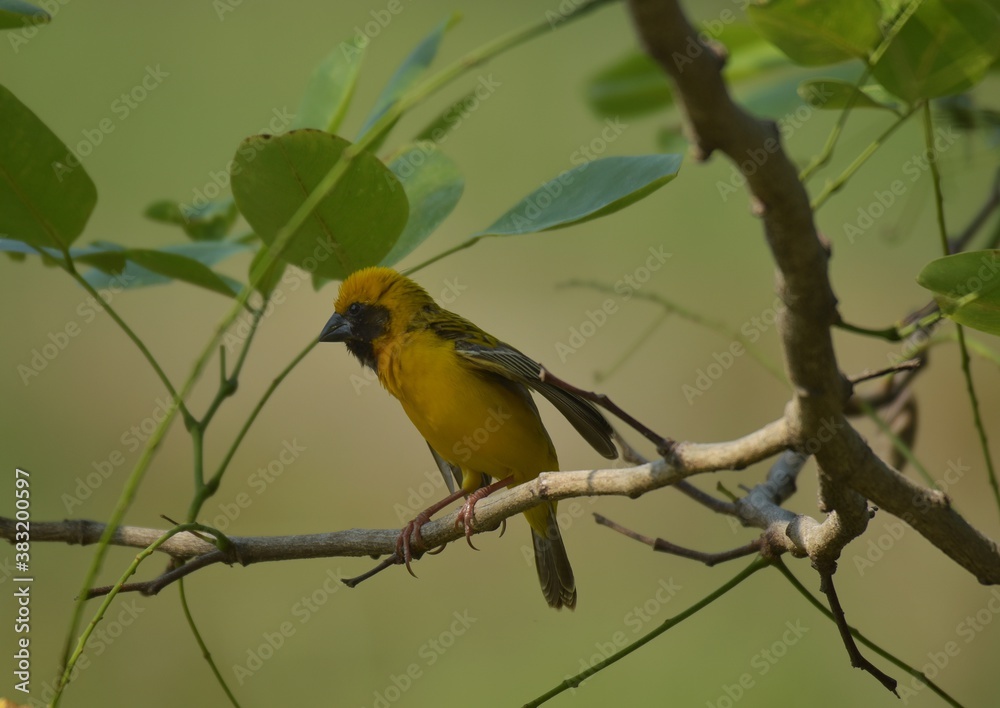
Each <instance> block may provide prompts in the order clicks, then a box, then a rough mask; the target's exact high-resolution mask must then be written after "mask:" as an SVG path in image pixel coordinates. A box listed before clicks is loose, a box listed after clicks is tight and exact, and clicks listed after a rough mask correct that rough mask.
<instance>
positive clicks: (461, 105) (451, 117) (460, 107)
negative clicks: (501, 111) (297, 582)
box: [413, 89, 480, 143]
mask: <svg viewBox="0 0 1000 708" xmlns="http://www.w3.org/2000/svg"><path fill="white" fill-rule="evenodd" d="M479 103H480V99H479V97H478V96H477V95H476V91H475V89H473V90H472V91H469V92H468V93H467V94H465V95H464V96H462V97H461V98H460V99H458V100H457V101H455V102H454V103H452V104H451V105H450V106H448V107H447V108H445V109H444V110H443V111H441V112H440V113H439V114H438V115H437V116H436V117H435V118H434V119H433V120H431V122H430V123H428V124H427V125H425V126H424V127H423V129H421V131H420V132H419V133H417V135H416V137H415V138H413V140H414V142H418V143H419V142H423V141H425V140H429V141H431V142H435V143H441V142H444V140H445V138H446V137H447V136H448V133H450V132H451V131H453V130H454V129H455V128H457V127H458V126H460V125H461V124H462V121H464V120H465V119H466V118H467V117H468V115H469V113H471V112H472V111H474V110H476V108H478V107H479Z"/></svg>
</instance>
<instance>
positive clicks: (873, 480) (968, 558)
mask: <svg viewBox="0 0 1000 708" xmlns="http://www.w3.org/2000/svg"><path fill="white" fill-rule="evenodd" d="M629 9H630V11H631V15H632V20H633V24H634V26H635V30H636V33H637V35H638V36H639V38H640V40H641V41H642V43H643V45H644V46H645V48H646V51H647V52H648V53H649V54H650V56H651V57H653V58H654V59H655V60H657V61H658V62H659V63H660V65H661V66H662V68H663V69H664V71H665V72H666V73H667V74H668V75H669V77H670V78H671V80H672V82H673V84H674V89H675V91H674V93H675V96H676V97H677V99H678V102H679V103H680V104H681V106H682V107H683V109H684V112H685V114H686V122H685V127H686V130H687V132H688V134H689V136H690V138H691V141H692V143H693V144H694V145H695V146H697V149H698V157H700V158H707V157H708V156H709V155H710V154H711V153H712V152H714V151H716V150H718V151H720V152H722V153H724V154H725V155H726V156H727V157H728V158H729V159H730V160H732V161H733V163H735V164H736V165H741V164H744V163H747V162H748V161H749V162H750V163H751V164H753V167H754V169H753V170H747V173H746V174H745V175H744V176H745V177H746V180H747V185H748V187H749V189H750V191H751V193H752V197H753V199H752V202H753V207H754V211H755V212H756V213H758V214H759V215H760V216H761V218H762V220H763V225H764V233H765V236H766V237H767V243H768V246H769V247H770V249H771V253H772V255H773V257H774V261H775V265H776V273H775V281H776V288H777V292H778V295H779V297H780V298H781V300H782V302H783V303H784V304H785V309H784V310H783V311H782V312H780V313H779V316H778V330H779V333H780V336H781V340H782V349H783V353H784V358H785V366H786V368H787V370H788V374H789V379H790V380H791V382H792V384H793V387H794V398H793V399H792V401H791V403H790V405H789V407H788V409H787V410H786V414H785V421H786V426H787V432H788V434H789V435H790V437H791V440H792V447H794V448H795V449H798V450H801V451H805V452H808V453H810V454H813V455H815V457H816V461H817V463H818V465H819V468H820V469H821V470H822V473H823V475H825V476H826V477H827V480H826V482H825V484H826V485H827V487H828V489H827V490H826V491H827V493H826V494H825V496H826V497H827V499H828V501H829V502H830V504H831V508H828V509H825V511H828V512H838V516H841V517H842V518H841V519H834V521H832V522H831V527H830V529H832V527H833V525H839V528H838V529H836V531H837V532H836V533H833V534H831V536H830V538H831V542H834V541H835V545H836V548H834V546H831V548H830V549H828V550H830V551H838V550H839V547H842V545H843V543H844V542H845V539H846V538H847V536H849V535H850V534H851V533H855V534H856V533H858V532H860V530H862V529H863V524H862V523H861V522H862V521H863V518H862V514H861V513H860V512H861V506H860V504H859V503H858V498H857V497H856V495H854V494H852V493H849V491H848V490H846V489H841V490H835V488H837V487H838V486H844V485H848V486H850V487H851V488H852V489H853V491H854V492H857V493H858V494H861V495H864V496H865V497H867V498H868V499H871V500H872V502H874V503H875V504H877V505H878V506H880V507H882V508H884V509H887V510H889V511H890V512H891V513H894V514H896V515H897V516H900V518H902V519H904V520H905V521H907V522H908V523H909V524H911V525H912V526H913V527H914V528H916V529H917V531H918V532H919V533H921V534H922V535H923V536H925V537H926V538H927V539H929V540H930V541H931V542H932V543H934V544H935V545H936V546H937V547H938V548H939V549H941V550H942V551H944V552H945V553H946V554H948V555H949V556H950V557H951V558H953V559H954V560H955V561H956V562H958V563H959V564H960V565H962V567H964V568H966V569H967V570H969V571H970V572H971V573H973V574H974V575H975V576H976V577H977V578H979V579H980V580H981V581H983V582H990V583H1000V553H998V550H997V547H996V544H994V543H993V542H992V541H991V540H989V539H987V538H986V537H985V536H983V535H982V534H981V533H979V532H978V531H976V530H975V529H973V528H972V527H971V526H970V525H969V524H968V523H967V522H966V521H965V520H964V519H962V517H961V516H959V515H958V514H956V513H955V512H954V511H953V510H952V509H951V508H950V506H948V504H947V500H946V498H944V497H943V495H940V494H938V493H936V492H933V491H930V490H925V489H921V488H919V487H917V486H916V485H914V484H912V483H911V482H909V481H908V480H906V478H905V477H903V476H902V475H900V474H899V473H898V472H896V470H894V469H892V468H891V467H889V466H888V465H886V464H885V463H884V462H883V461H882V460H881V459H879V458H878V457H877V456H876V455H875V454H874V453H873V452H872V451H871V449H870V448H869V447H868V446H867V445H866V444H865V443H864V441H863V440H862V439H861V437H860V435H858V433H857V431H855V430H854V429H853V428H852V427H851V426H850V425H849V423H848V422H847V421H846V419H845V418H844V405H845V403H846V401H847V399H848V397H849V395H850V384H849V382H848V381H847V380H846V379H845V377H844V376H843V375H842V374H841V372H840V370H839V367H838V365H837V361H836V357H835V354H834V349H833V341H832V337H831V332H830V327H831V325H832V324H833V323H835V322H836V321H837V317H838V316H837V310H836V298H835V297H834V294H833V290H832V287H831V285H830V280H829V276H828V273H827V259H828V248H827V246H825V245H824V243H823V242H822V241H821V240H820V238H819V236H818V234H817V231H816V227H815V224H814V223H813V213H812V209H811V207H810V205H809V198H808V194H807V193H806V190H805V187H804V185H803V184H802V183H801V181H800V180H799V178H798V171H797V170H796V168H795V166H794V165H793V164H792V162H791V161H790V160H789V159H788V157H787V156H786V155H785V153H784V150H783V149H782V147H781V144H780V141H779V136H778V132H777V130H776V127H775V125H774V123H773V122H771V121H765V120H760V119H758V118H755V117H753V116H751V115H749V114H748V113H746V112H745V111H744V110H743V109H742V108H740V107H739V106H737V105H736V104H735V103H734V102H733V101H732V99H731V98H730V96H729V93H728V91H727V89H726V85H725V82H724V81H723V79H722V76H721V73H720V70H721V68H722V64H723V58H722V56H721V55H720V54H719V53H718V50H717V49H716V48H715V47H714V46H707V45H706V44H705V43H703V42H702V41H701V40H700V39H699V37H698V34H697V33H696V32H695V30H694V28H693V27H692V26H691V25H690V23H689V22H688V21H687V19H686V18H685V17H684V14H683V12H682V11H681V9H680V7H679V4H678V3H677V2H676V1H675V0H629ZM761 155H764V156H765V157H764V158H763V159H761V158H760V156H761ZM831 487H832V488H831ZM840 503H843V504H845V505H846V507H845V508H843V509H839V508H837V505H838V504H840ZM922 504H929V506H918V507H917V508H916V509H915V506H917V505H922ZM917 509H919V512H917ZM844 514H846V515H847V517H843V515H844ZM848 517H849V522H848V523H847V524H842V523H841V521H842V520H843V519H844V518H848ZM815 550H819V547H818V545H817V546H816V547H815ZM812 555H813V549H811V550H810V556H811V557H812ZM821 555H823V556H824V560H826V561H829V560H831V556H833V555H835V553H822V554H821ZM813 559H814V560H819V558H818V557H817V558H813Z"/></svg>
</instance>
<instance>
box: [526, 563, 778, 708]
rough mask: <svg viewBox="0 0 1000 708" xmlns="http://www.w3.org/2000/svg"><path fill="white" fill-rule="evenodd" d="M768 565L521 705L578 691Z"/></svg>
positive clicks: (752, 568)
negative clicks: (566, 692)
mask: <svg viewBox="0 0 1000 708" xmlns="http://www.w3.org/2000/svg"><path fill="white" fill-rule="evenodd" d="M768 565H769V561H767V560H764V559H763V558H757V559H756V560H755V561H754V562H753V563H751V564H750V565H749V566H747V567H746V568H745V569H744V570H743V571H741V572H740V573H739V574H738V575H736V576H735V577H734V578H733V579H732V580H730V581H729V582H727V583H726V584H725V585H723V586H722V587H720V588H718V589H716V590H714V591H713V592H711V593H709V594H708V595H707V596H705V597H704V598H702V599H701V600H699V601H698V602H696V603H695V604H693V605H691V607H689V608H688V609H686V610H684V611H683V612H681V613H680V614H679V615H675V616H673V617H670V618H668V619H666V620H664V622H663V623H662V624H661V625H660V626H658V627H656V628H655V629H653V630H652V631H651V632H648V633H647V634H645V635H643V636H642V637H639V639H637V640H635V641H634V642H632V643H631V644H629V645H628V646H627V647H624V648H623V649H621V650H620V651H617V652H615V653H614V654H612V655H611V656H609V657H608V658H606V659H604V660H603V661H599V662H597V663H596V664H594V665H593V666H591V667H590V668H588V669H587V670H586V671H582V672H580V673H579V674H577V675H576V676H573V677H571V678H568V679H566V680H565V681H563V682H562V683H560V684H559V685H558V686H555V687H554V688H552V689H551V690H549V691H547V692H546V693H543V694H542V695H541V696H539V697H538V698H535V699H534V700H532V701H530V702H528V703H526V704H525V705H524V708H536V706H540V705H542V704H543V703H545V702H547V701H548V700H549V699H551V698H555V697H556V696H558V695H559V694H560V693H562V692H563V691H566V690H569V689H571V688H577V687H578V686H579V685H580V684H581V683H583V682H584V681H585V680H586V679H588V678H590V677H591V676H593V675H594V674H596V673H597V672H599V671H601V670H603V669H606V668H607V667H609V666H611V665H612V664H614V663H615V662H617V661H618V660H620V659H624V658H625V657H626V656H628V655H629V654H631V653H632V652H634V651H635V650H636V649H639V648H640V647H643V646H645V645H646V644H648V643H649V642H651V641H653V640H654V639H656V638H657V637H658V636H660V635H661V634H663V633H664V632H666V631H667V630H669V629H672V628H674V627H676V626H677V625H678V624H680V623H681V622H683V621H684V620H686V619H687V618H688V617H690V616H691V615H693V614H695V613H696V612H698V611H699V610H701V609H703V608H705V607H708V606H709V605H711V604H712V603H713V602H715V601H716V600H718V599H719V598H720V597H722V596H723V595H725V594H726V593H727V592H729V591H730V590H732V589H733V588H735V587H736V586H737V585H739V584H740V583H742V582H743V581H744V580H746V579H747V578H749V577H750V576H751V575H753V574H754V573H756V572H757V571H758V570H762V569H763V568H766V567H767V566H768Z"/></svg>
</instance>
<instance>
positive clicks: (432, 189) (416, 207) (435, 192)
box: [381, 142, 465, 266]
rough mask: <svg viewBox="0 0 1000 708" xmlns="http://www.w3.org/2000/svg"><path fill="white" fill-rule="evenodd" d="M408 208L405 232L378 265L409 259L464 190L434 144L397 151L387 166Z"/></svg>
mask: <svg viewBox="0 0 1000 708" xmlns="http://www.w3.org/2000/svg"><path fill="white" fill-rule="evenodd" d="M389 169H390V170H392V172H393V174H394V175H396V177H397V178H398V179H399V181H400V182H401V183H402V185H403V189H404V190H405V191H406V199H407V201H408V202H409V204H410V217H409V220H408V221H407V222H406V228H405V229H403V233H402V234H401V235H400V237H399V240H398V241H396V244H395V245H394V246H393V247H392V250H391V251H389V253H388V254H387V255H386V256H385V258H383V259H382V263H381V265H384V266H391V265H394V264H396V263H398V262H399V261H401V260H403V258H405V257H406V256H408V255H409V254H410V253H411V252H412V251H413V249H415V248H416V247H417V246H419V245H420V244H421V243H423V242H424V240H425V239H426V238H427V237H428V236H430V235H431V233H433V231H434V229H436V228H437V227H438V226H439V225H440V224H441V222H442V221H444V220H445V218H447V216H448V215H449V214H450V213H451V211H452V209H454V208H455V205H456V204H458V200H459V199H460V198H461V197H462V191H463V190H464V189H465V180H464V179H463V178H462V174H461V173H460V172H459V171H458V166H457V165H456V164H455V163H454V162H452V160H451V158H449V157H448V156H447V155H445V154H444V153H443V152H441V151H440V150H439V149H438V148H437V147H436V146H435V145H434V143H431V142H421V143H416V144H415V145H408V146H405V147H403V148H401V149H400V151H399V153H398V155H397V156H396V157H395V158H394V159H393V160H392V161H391V162H390V163H389Z"/></svg>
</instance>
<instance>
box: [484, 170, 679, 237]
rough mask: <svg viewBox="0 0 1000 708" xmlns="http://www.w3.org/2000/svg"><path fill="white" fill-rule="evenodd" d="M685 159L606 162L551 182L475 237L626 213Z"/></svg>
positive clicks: (671, 175) (544, 228)
mask: <svg viewBox="0 0 1000 708" xmlns="http://www.w3.org/2000/svg"><path fill="white" fill-rule="evenodd" d="M680 167H681V156H680V155H638V156H633V157H605V158H602V159H600V160H594V161H593V162H587V163H584V164H582V165H580V166H578V167H575V168H574V169H572V170H568V171H566V172H564V173H563V174H562V175H560V176H559V177H557V178H556V179H554V180H551V181H549V182H546V183H545V184H543V185H542V186H541V187H539V188H538V189H536V190H535V191H534V192H532V193H531V194H529V195H528V196H527V197H525V198H524V199H522V200H521V201H520V202H518V204H517V205H516V206H515V207H514V208H513V209H511V210H510V211H508V212H507V213H506V214H504V215H503V216H501V217H500V218H499V219H497V220H496V221H495V222H493V224H491V225H490V226H488V227H487V228H485V229H483V230H482V231H480V232H479V233H477V234H474V235H473V237H474V238H481V237H483V236H511V235H516V234H527V233H536V232H539V231H550V230H552V229H561V228H563V227H566V226H570V225H572V224H579V223H583V222H585V221H590V220H591V219H597V218H599V217H601V216H606V215H607V214H612V213H614V212H616V211H618V210H619V209H624V208H625V207H627V206H628V205H629V204H632V203H633V202H637V201H639V200H640V199H642V198H643V197H645V196H647V195H648V194H650V193H652V192H654V191H655V190H657V189H659V188H660V187H662V186H663V185H665V184H666V183H667V182H669V181H670V180H672V179H673V178H674V177H676V176H677V172H678V170H680Z"/></svg>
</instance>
